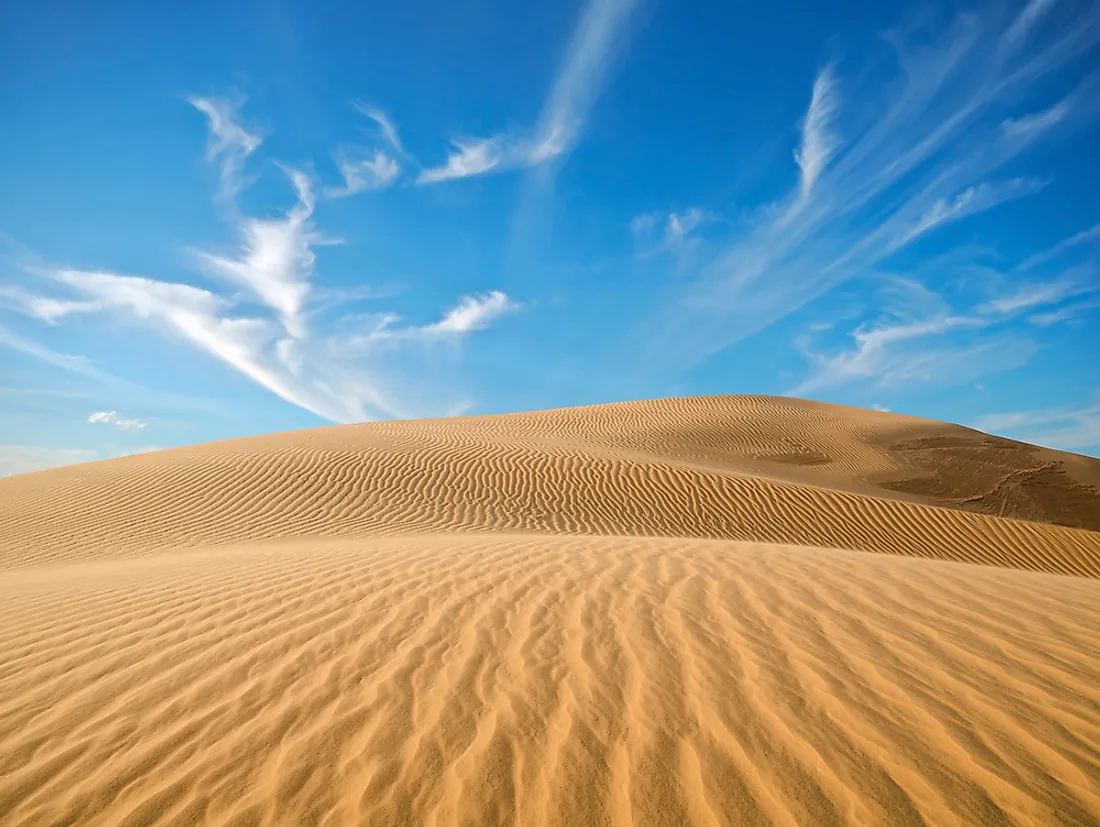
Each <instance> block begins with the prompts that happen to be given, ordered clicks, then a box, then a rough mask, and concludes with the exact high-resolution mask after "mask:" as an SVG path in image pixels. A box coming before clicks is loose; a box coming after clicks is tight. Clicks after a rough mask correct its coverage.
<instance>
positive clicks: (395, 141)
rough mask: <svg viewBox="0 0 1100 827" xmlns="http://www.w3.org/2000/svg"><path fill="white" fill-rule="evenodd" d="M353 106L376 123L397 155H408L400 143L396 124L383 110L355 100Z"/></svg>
mask: <svg viewBox="0 0 1100 827" xmlns="http://www.w3.org/2000/svg"><path fill="white" fill-rule="evenodd" d="M355 108H356V109H358V110H359V112H361V113H362V114H363V115H366V116H367V117H368V118H370V119H371V120H372V121H374V122H375V123H376V124H378V129H379V131H380V132H381V133H382V137H383V138H384V139H385V141H386V143H388V144H389V145H390V146H391V147H393V149H394V151H396V152H397V154H398V155H402V156H405V157H408V155H409V154H408V152H406V151H405V147H404V146H402V145H401V138H400V137H399V136H398V134H397V125H396V124H395V123H394V122H393V121H391V120H390V119H389V117H387V115H386V113H385V112H383V111H382V110H381V109H379V108H378V107H376V106H371V105H370V104H368V103H363V102H362V101H356V103H355Z"/></svg>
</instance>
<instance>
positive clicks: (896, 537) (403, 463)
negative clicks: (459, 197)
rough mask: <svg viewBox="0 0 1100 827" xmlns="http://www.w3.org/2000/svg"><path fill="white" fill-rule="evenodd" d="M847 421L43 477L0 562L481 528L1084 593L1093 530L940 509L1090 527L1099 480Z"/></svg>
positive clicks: (397, 446)
mask: <svg viewBox="0 0 1100 827" xmlns="http://www.w3.org/2000/svg"><path fill="white" fill-rule="evenodd" d="M853 411H854V409H838V408H837V406H828V405H822V404H821V403H806V402H800V401H797V400H777V399H773V398H770V397H746V398H739V397H735V398H728V397H727V398H723V397H711V398H702V399H677V400H660V401H658V402H650V403H628V404H620V405H606V406H594V407H591V408H574V409H564V410H560V411H547V412H538V413H534V414H512V415H506V416H497V417H470V418H465V419H454V420H426V421H417V422H387V423H370V424H366V425H357V426H341V427H335V428H322V429H317V430H312V431H299V432H294V433H289V434H278V435H275V436H270V437H254V438H249V439H242V440H234V441H232V442H228V443H212V444H209V445H202V446H196V447H193V448H181V449H176V450H172V451H164V452H158V453H155V454H151V455H140V456H134V457H126V458H123V459H119V460H110V461H106V462H99V463H92V464H88V465H81V466H74V467H71V468H63V469H57V470H55V471H48V472H41V473H38V474H31V475H27V476H24V477H21V478H19V479H18V480H13V481H6V482H5V481H0V492H3V497H2V498H0V561H2V562H0V565H4V566H20V565H33V564H39V563H42V562H45V561H48V560H67V559H71V558H72V557H73V556H74V555H76V556H90V555H104V556H119V555H124V554H144V553H149V552H150V551H151V550H155V549H158V548H159V549H163V548H176V547H180V546H185V545H192V546H198V547H203V546H208V545H214V544H220V543H227V542H240V541H244V540H259V539H275V538H280V537H318V536H341V535H363V534H376V535H387V534H393V533H426V532H436V531H456V530H461V531H487V530H488V531H511V532H514V531H534V532H540V533H551V534H597V535H617V536H659V537H693V538H713V539H729V540H746V541H762V542H777V543H787V544H799V545H813V546H820V547H824V548H847V549H854V550H860V551H875V552H885V553H891V554H904V555H913V556H925V557H935V558H939V559H955V560H963V561H967V562H975V563H988V564H994V565H1003V566H1010V567H1017V568H1024V569H1030V570H1035V571H1049V572H1058V573H1064V574H1074V575H1085V576H1091V577H1096V576H1100V538H1098V535H1097V534H1096V533H1095V532H1083V531H1074V530H1071V529H1068V528H1065V527H1052V526H1048V525H1043V526H1038V525H1035V524H1034V523H1032V522H1028V521H1027V520H1026V519H1025V520H1006V519H996V520H991V519H989V518H988V515H983V514H981V513H980V512H978V511H967V512H966V513H958V512H957V511H952V512H951V513H947V512H945V511H944V507H952V508H960V507H963V506H966V507H969V508H971V509H976V508H977V507H978V506H980V505H982V504H983V503H985V504H987V505H989V506H990V508H993V509H997V510H998V511H999V512H1000V513H1001V514H1002V516H1007V517H1017V516H1019V517H1024V518H1028V517H1031V518H1038V519H1044V520H1050V521H1054V519H1055V518H1057V517H1062V518H1063V520H1066V519H1069V520H1072V521H1074V522H1076V523H1078V524H1084V525H1092V524H1093V523H1094V522H1096V520H1098V519H1100V490H1098V489H1097V488H1096V487H1093V486H1091V485H1089V484H1088V483H1087V482H1085V481H1084V480H1089V481H1091V480H1093V479H1095V480H1098V481H1100V462H1097V461H1095V460H1094V461H1091V462H1090V461H1088V460H1086V458H1084V457H1076V456H1073V455H1066V454H1059V452H1054V451H1044V450H1043V449H1037V448H1034V447H1033V446H1023V445H1020V444H1019V443H1011V442H1010V441H1008V440H996V438H992V437H987V436H986V435H983V434H978V433H977V432H974V431H967V430H966V429H963V428H959V427H958V426H946V425H943V424H942V423H929V422H927V421H924V420H915V419H912V418H908V417H898V416H896V415H890V414H880V413H878V412H865V411H857V412H853ZM937 439H938V440H940V441H941V442H942V441H943V440H953V444H955V445H956V448H955V449H954V450H955V453H956V454H957V455H962V458H961V461H960V458H959V457H958V456H956V457H955V463H956V465H959V466H961V473H957V474H955V475H951V474H949V473H944V471H943V466H946V465H949V462H950V458H948V459H944V458H943V457H942V456H941V460H940V465H941V470H940V474H939V476H938V477H937V476H934V475H931V474H929V472H928V471H927V470H926V468H925V467H924V466H922V465H921V464H918V462H915V461H914V458H913V457H914V456H916V457H917V459H918V460H923V462H924V463H925V464H927V463H928V461H929V460H928V459H927V458H926V456H925V455H924V454H921V453H920V452H919V450H917V451H915V450H914V449H912V448H911V447H909V448H908V449H906V448H905V447H904V446H912V445H913V444H914V443H921V444H927V443H928V441H929V440H933V444H935V443H934V441H935V440H937ZM991 441H992V442H993V445H994V449H995V450H996V449H997V448H999V450H1000V453H1001V454H1002V457H1001V461H1000V465H998V464H997V463H990V462H986V463H984V464H982V463H978V462H975V461H968V458H967V457H966V456H965V451H966V450H968V449H970V450H973V449H975V448H977V449H979V450H980V449H981V448H983V447H985V446H988V445H989V444H990V442H991ZM1001 443H1003V444H1004V445H1003V446H1002V445H1001ZM891 444H894V445H897V444H901V445H902V446H903V449H901V450H899V449H891V448H889V447H885V446H889V445H891ZM926 450H933V451H935V450H936V449H935V448H932V449H926ZM939 453H940V454H942V453H943V451H942V449H941V450H940V451H939ZM987 453H989V451H987ZM1005 454H1007V457H1005V456H1003V455H1005ZM1035 455H1038V457H1039V458H1038V460H1036V459H1035ZM792 458H794V459H792ZM807 458H808V459H807ZM1011 463H1015V466H1016V467H1024V468H1029V467H1034V468H1037V469H1040V470H1043V471H1045V472H1046V473H1048V474H1054V475H1059V474H1060V475H1062V476H1061V477H1057V476H1056V480H1057V481H1051V480H1048V481H1047V483H1046V485H1045V488H1043V487H1041V490H1050V491H1053V498H1054V501H1055V502H1056V503H1057V504H1058V505H1059V506H1061V509H1062V510H1061V511H1056V512H1055V514H1054V515H1053V517H1052V515H1050V514H1048V513H1046V512H1045V511H1044V509H1043V508H1042V506H1041V504H1040V503H1039V502H1037V501H1035V498H1032V499H1030V500H1029V499H1028V498H1027V497H1026V492H1023V493H1021V492H1018V491H1016V490H1015V489H1013V488H1011V487H1010V486H1006V485H1005V484H1004V483H1005V481H1006V478H1008V480H1009V482H1011V477H1012V474H1011V473H1009V474H1007V475H1006V474H1002V473H1001V472H1002V470H1003V467H1004V466H1007V465H1009V464H1011ZM1029 463H1030V465H1029ZM1069 463H1077V465H1075V466H1072V470H1073V471H1074V473H1075V476H1074V477H1070V476H1069V475H1068V474H1067V471H1066V470H1065V469H1064V466H1066V465H1067V464H1069ZM1025 479H1026V478H1025ZM883 481H885V483H884V482H883ZM1020 484H1021V485H1026V483H1020ZM887 486H893V487H887ZM904 487H908V488H909V489H910V490H909V491H899V490H898V489H900V488H904ZM922 487H923V488H924V489H925V491H926V493H925V494H924V495H918V494H916V493H914V490H915V489H920V488H922ZM933 489H936V490H937V491H938V492H939V493H936V494H933V493H929V492H930V491H931V490H933ZM1013 502H1016V503H1017V504H1018V507H1017V508H1015V509H1013V508H1011V507H1010V504H1011V503H1013ZM1067 505H1068V507H1067ZM1069 507H1071V508H1069ZM1067 512H1068V513H1067Z"/></svg>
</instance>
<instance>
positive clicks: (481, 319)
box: [422, 290, 519, 336]
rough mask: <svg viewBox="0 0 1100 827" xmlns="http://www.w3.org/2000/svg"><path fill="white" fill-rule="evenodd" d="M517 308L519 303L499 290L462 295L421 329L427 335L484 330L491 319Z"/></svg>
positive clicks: (458, 333)
mask: <svg viewBox="0 0 1100 827" xmlns="http://www.w3.org/2000/svg"><path fill="white" fill-rule="evenodd" d="M518 309H519V305H517V304H516V303H515V302H513V301H512V300H511V299H509V298H508V296H507V295H505V294H504V293H502V292H501V291H499V290H493V291H492V292H490V293H486V294H485V295H483V296H464V297H463V298H462V300H461V301H460V302H459V303H458V304H456V305H455V306H454V307H452V308H451V309H450V310H448V311H447V312H446V313H445V314H444V316H443V318H442V319H440V320H439V321H438V322H436V323H435V324H432V325H428V326H427V327H425V328H422V329H423V332H424V334H425V335H427V336H446V335H461V334H464V333H471V332H473V331H475V330H484V329H485V328H487V327H488V326H489V323H490V322H491V321H493V319H495V318H497V317H498V316H502V315H504V314H505V313H510V312H512V311H514V310H518Z"/></svg>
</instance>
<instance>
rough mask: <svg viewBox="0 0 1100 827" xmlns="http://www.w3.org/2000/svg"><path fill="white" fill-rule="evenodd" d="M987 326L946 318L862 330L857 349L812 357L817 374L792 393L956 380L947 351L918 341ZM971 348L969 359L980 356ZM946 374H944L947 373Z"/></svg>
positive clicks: (857, 334)
mask: <svg viewBox="0 0 1100 827" xmlns="http://www.w3.org/2000/svg"><path fill="white" fill-rule="evenodd" d="M983 324H984V322H982V321H981V320H977V319H970V318H966V317H961V316H945V317H941V318H937V319H930V320H924V321H916V322H895V323H888V324H880V325H878V326H873V327H867V326H862V327H859V328H857V329H856V330H855V331H853V332H852V334H851V338H852V340H853V342H854V347H852V348H851V349H849V350H845V351H841V352H839V353H835V354H833V355H831V356H827V355H822V354H813V353H811V354H808V355H810V358H811V359H812V360H813V361H814V363H815V367H816V371H815V373H814V374H813V375H812V376H811V377H810V378H808V379H806V380H805V381H803V382H801V383H800V384H799V385H797V386H796V387H795V388H794V389H793V390H792V391H791V393H792V395H794V396H803V395H806V394H811V393H817V392H820V391H823V390H829V389H831V388H836V387H840V386H843V385H847V384H850V383H852V382H856V381H865V380H870V381H872V382H874V383H876V384H878V385H896V384H900V383H902V382H913V381H938V380H942V379H947V380H950V381H954V380H955V377H954V376H951V375H950V374H948V373H946V371H945V356H946V355H947V349H946V348H944V347H943V346H942V345H939V344H936V345H934V346H933V347H931V348H929V347H927V346H921V347H913V343H914V341H916V340H927V339H928V338H929V337H933V338H935V337H939V336H941V335H942V334H944V333H946V332H948V331H951V330H956V329H959V328H966V327H970V328H973V327H980V326H981V325H983ZM962 353H963V351H962V350H955V352H954V354H953V355H952V357H951V358H952V359H953V360H955V361H958V359H959V357H960V354H962ZM979 353H980V351H974V350H971V351H969V352H968V358H969V357H972V356H976V355H979ZM941 371H942V373H941Z"/></svg>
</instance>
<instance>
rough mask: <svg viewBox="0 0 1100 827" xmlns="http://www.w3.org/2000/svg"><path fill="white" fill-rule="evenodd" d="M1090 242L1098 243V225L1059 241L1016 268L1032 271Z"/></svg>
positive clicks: (1099, 226) (1099, 229)
mask: <svg viewBox="0 0 1100 827" xmlns="http://www.w3.org/2000/svg"><path fill="white" fill-rule="evenodd" d="M1092 242H1100V224H1096V225H1095V226H1092V227H1089V228H1088V229H1087V230H1082V231H1081V232H1079V233H1077V234H1076V235H1072V236H1070V237H1069V238H1066V239H1063V240H1062V241H1059V242H1058V243H1057V244H1055V245H1054V246H1052V247H1050V248H1049V249H1046V250H1043V251H1042V252H1039V253H1036V254H1035V255H1033V256H1031V257H1030V258H1026V259H1024V261H1023V262H1021V263H1020V266H1019V267H1018V268H1017V269H1019V270H1033V269H1035V268H1036V267H1038V266H1039V265H1040V264H1046V263H1047V262H1049V261H1054V260H1055V259H1057V258H1059V257H1060V256H1063V255H1065V254H1066V253H1067V252H1068V251H1070V250H1072V249H1074V248H1076V247H1081V246H1083V245H1085V244H1089V243H1092Z"/></svg>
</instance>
